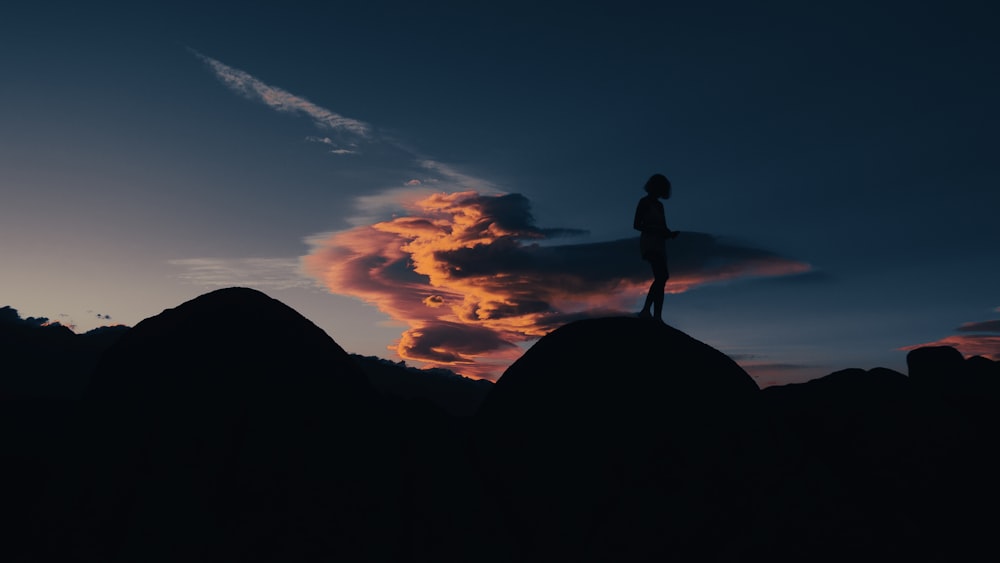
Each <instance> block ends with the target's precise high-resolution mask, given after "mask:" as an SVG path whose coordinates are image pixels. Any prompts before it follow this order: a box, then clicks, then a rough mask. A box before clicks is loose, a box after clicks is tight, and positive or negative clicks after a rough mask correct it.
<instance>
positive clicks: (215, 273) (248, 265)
mask: <svg viewBox="0 0 1000 563" xmlns="http://www.w3.org/2000/svg"><path fill="white" fill-rule="evenodd" d="M168 263H169V264H170V265H172V266H176V267H178V268H182V269H183V270H184V272H183V273H181V274H179V277H180V279H181V280H183V281H185V282H188V283H192V284H195V285H203V286H210V287H232V286H241V287H255V288H259V289H290V288H294V287H314V286H315V283H314V282H312V281H311V280H310V279H308V278H306V277H303V276H302V274H301V273H300V272H299V261H298V260H296V259H294V258H185V259H180V260H170V261H169V262H168Z"/></svg>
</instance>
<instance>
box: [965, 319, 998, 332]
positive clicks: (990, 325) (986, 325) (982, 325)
mask: <svg viewBox="0 0 1000 563" xmlns="http://www.w3.org/2000/svg"><path fill="white" fill-rule="evenodd" d="M955 330H957V331H959V332H997V333H1000V319H997V320H992V321H980V322H975V323H965V324H963V325H962V326H960V327H958V328H956V329H955Z"/></svg>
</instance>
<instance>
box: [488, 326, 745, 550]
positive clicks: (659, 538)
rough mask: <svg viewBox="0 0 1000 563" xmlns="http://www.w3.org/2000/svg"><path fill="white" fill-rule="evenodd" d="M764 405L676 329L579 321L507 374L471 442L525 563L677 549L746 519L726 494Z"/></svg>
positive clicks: (720, 359)
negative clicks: (722, 524)
mask: <svg viewBox="0 0 1000 563" xmlns="http://www.w3.org/2000/svg"><path fill="white" fill-rule="evenodd" d="M757 397H758V388H757V385H756V384H755V383H754V381H753V379H752V378H750V376H749V375H747V374H746V372H744V371H743V370H742V369H741V368H740V367H739V366H738V365H737V364H736V363H735V362H733V361H732V360H731V359H730V358H728V357H727V356H725V355H724V354H722V353H721V352H719V351H717V350H715V349H713V348H711V347H710V346H708V345H706V344H704V343H702V342H699V341H697V340H695V339H693V338H691V337H690V336H688V335H686V334H684V333H682V332H680V331H678V330H676V329H674V328H671V327H669V326H665V325H660V324H657V323H654V322H650V321H645V320H640V319H635V318H603V319H592V320H585V321H578V322H574V323H571V324H568V325H566V326H563V327H561V328H559V329H557V330H555V331H553V332H552V333H550V334H549V335H547V336H545V337H543V338H542V339H541V340H539V341H538V342H537V343H536V344H535V345H534V346H533V347H532V348H531V349H529V350H528V351H527V352H526V353H525V354H524V356H523V357H521V358H520V359H519V360H517V361H516V362H515V363H514V364H513V365H511V366H510V368H508V369H507V371H506V372H505V373H504V374H503V376H502V377H501V378H500V380H499V381H498V382H497V384H496V385H495V386H494V388H493V390H492V391H491V392H490V394H489V395H488V396H487V398H486V401H485V402H484V403H483V406H482V408H481V409H480V411H479V413H478V414H477V417H476V424H475V441H476V446H477V452H478V453H479V456H480V463H481V467H482V471H483V473H484V474H485V475H486V476H487V478H488V479H490V481H491V485H492V486H493V491H494V494H495V496H496V498H498V499H500V500H501V501H502V502H503V503H504V504H503V506H504V507H505V513H506V515H507V517H508V522H509V524H510V526H511V529H512V530H513V532H514V533H515V535H517V536H518V537H519V538H520V540H521V546H520V548H521V556H522V557H524V558H525V559H526V560H531V561H542V560H552V559H553V558H557V559H562V560H575V561H582V560H592V559H593V558H594V557H597V556H598V554H604V555H606V556H609V557H610V559H612V560H614V559H622V558H624V559H628V558H630V557H632V556H641V557H646V556H652V555H660V554H661V553H660V552H661V551H664V550H665V552H666V553H673V554H675V555H676V554H681V553H685V552H686V550H687V549H689V548H692V546H693V545H694V544H697V543H698V542H700V541H702V540H704V539H705V534H706V533H710V530H712V529H714V528H715V527H716V525H717V524H718V522H716V521H715V520H716V518H717V517H718V515H719V514H720V513H723V514H725V516H724V517H723V518H725V519H729V518H731V517H734V518H735V517H736V516H735V515H736V514H737V513H738V512H739V510H738V509H737V510H733V511H731V512H728V513H727V512H725V511H726V510H729V509H733V508H734V504H738V503H739V502H740V500H738V499H736V498H732V497H730V498H726V492H727V491H728V490H729V488H730V486H731V485H732V484H733V483H734V482H735V481H739V480H740V479H742V476H740V475H737V474H736V473H735V472H736V471H738V469H737V467H738V466H740V465H742V459H741V458H742V457H743V456H745V455H747V454H748V452H747V450H746V445H747V443H746V438H747V429H748V428H752V427H753V423H752V421H750V420H747V419H746V418H745V417H748V416H749V417H751V418H752V416H753V415H752V413H753V408H754V405H755V404H756V399H757ZM685 510H688V511H690V512H689V513H688V514H687V515H686V518H685V519H683V520H680V521H678V520H676V516H677V515H678V514H679V513H681V512H684V511H685ZM637 522H639V523H641V526H640V527H639V528H638V529H637V528H636V523H637ZM623 549H624V550H625V551H624V552H623V551H622V550H623ZM698 549H700V547H699V548H698Z"/></svg>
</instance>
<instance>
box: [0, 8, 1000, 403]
mask: <svg viewBox="0 0 1000 563" xmlns="http://www.w3.org/2000/svg"><path fill="white" fill-rule="evenodd" d="M4 12H5V14H4V18H3V19H2V20H0V72H2V75H0V76H2V82H0V268H2V270H0V271H2V275H0V306H3V305H9V306H11V307H13V308H15V309H17V310H18V311H19V312H20V314H21V316H23V317H28V316H32V317H46V318H48V319H49V320H50V321H51V322H59V323H61V324H64V325H67V326H71V327H74V329H75V330H76V331H77V332H84V331H86V330H90V329H93V328H95V327H98V326H103V325H108V324H126V325H130V326H131V325H134V324H136V323H138V322H139V321H141V320H142V319H144V318H147V317H150V316H153V315H156V314H158V313H159V312H161V311H162V310H164V309H166V308H170V307H174V306H176V305H178V304H180V303H182V302H184V301H186V300H188V299H191V298H194V297H196V296H198V295H200V294H202V293H205V292H208V291H211V290H213V289H217V288H220V287H226V286H233V285H239V286H249V287H255V288H257V289H260V290H262V291H264V292H265V293H267V294H268V295H271V296H272V297H274V298H276V299H279V300H281V301H283V302H284V303H286V304H288V305H289V306H291V307H293V308H295V309H296V310H298V311H299V312H300V313H302V314H303V315H305V316H306V317H307V318H309V319H310V320H311V321H313V322H314V323H316V324H317V325H318V326H320V327H321V328H323V329H324V330H325V331H326V332H327V333H328V334H330V336H331V337H332V338H333V339H334V340H335V341H337V343H338V344H340V345H341V346H342V347H343V348H344V349H345V350H347V351H349V352H352V353H358V354H364V355H376V356H380V357H384V358H388V359H392V360H401V359H402V360H405V361H406V362H407V364H409V365H415V366H418V367H432V366H440V367H447V368H450V369H453V370H455V371H457V372H459V373H462V374H465V375H468V376H472V377H487V378H490V379H494V380H495V379H496V378H498V377H499V376H500V374H502V372H503V369H504V368H505V367H506V366H507V365H509V364H510V363H511V362H512V361H514V360H515V359H517V357H519V356H520V355H521V354H522V353H523V352H524V351H525V350H526V349H527V348H528V347H530V346H531V344H532V343H533V342H535V341H537V339H538V338H539V337H541V336H543V335H544V334H546V333H547V332H549V331H551V330H553V329H555V328H557V327H558V326H560V325H562V324H564V323H566V322H570V321H572V320H574V319H579V318H585V317H592V316H604V315H621V314H634V312H635V311H638V309H639V308H640V306H641V303H642V300H643V297H644V295H645V289H646V287H647V286H648V284H649V281H650V280H651V278H652V275H651V271H650V269H649V265H648V264H647V263H645V262H642V261H641V260H640V258H639V254H638V240H637V234H638V233H636V232H635V231H634V230H632V216H633V213H634V210H635V206H636V203H637V202H638V200H639V198H640V197H642V196H643V195H644V192H643V190H642V186H643V184H644V183H645V181H646V179H647V178H648V177H649V176H650V175H652V174H654V173H663V174H665V175H666V176H667V177H668V178H670V180H671V182H672V184H673V196H672V197H671V199H669V200H667V201H666V202H665V208H666V215H667V222H668V225H669V226H670V228H672V229H674V230H679V231H681V235H680V236H679V237H678V238H677V239H676V240H672V241H670V242H669V248H668V254H669V261H670V270H671V278H670V281H669V282H668V284H667V291H668V292H669V294H668V295H667V298H666V304H665V307H664V309H665V311H664V320H665V321H666V322H667V323H668V324H670V325H672V326H675V327H677V328H679V329H680V330H682V331H684V332H686V333H688V334H690V335H691V336H693V337H695V338H697V339H699V340H701V341H703V342H706V343H708V344H710V345H712V346H714V347H716V348H718V349H719V350H721V351H723V352H724V353H726V354H728V355H730V356H731V357H732V358H733V359H735V360H736V361H737V362H738V363H740V365H742V366H743V367H744V368H745V369H746V370H747V371H748V373H750V374H751V375H752V376H753V377H754V378H755V380H756V381H757V382H758V384H760V385H761V386H766V385H773V384H782V383H789V382H798V381H805V380H808V379H811V378H815V377H819V376H822V375H826V374H828V373H831V372H833V371H836V370H839V369H845V368H850V367H860V368H864V369H869V368H873V367H879V366H881V367H889V368H892V369H896V370H899V371H903V372H904V373H905V370H906V365H905V356H906V352H907V350H909V349H912V348H913V347H915V346H920V345H925V344H931V343H943V344H948V345H954V346H956V347H958V348H959V349H960V350H962V351H963V352H964V353H965V354H967V355H972V354H982V355H987V356H990V357H992V358H994V359H1000V290H998V288H1000V260H998V258H1000V253H998V251H997V249H998V248H1000V229H998V228H997V222H996V216H997V213H998V210H1000V189H998V187H1000V186H998V180H1000V161H998V159H997V156H996V155H997V154H1000V150H998V149H1000V146H998V145H1000V143H998V142H997V133H996V131H997V129H998V125H1000V109H998V107H997V104H996V100H998V99H1000V67H998V65H997V63H996V61H997V60H1000V45H998V43H1000V36H998V35H997V34H996V33H995V22H996V21H997V16H998V15H1000V8H998V7H996V6H995V5H994V3H991V2H985V1H983V2H965V1H953V2H933V3H920V2H885V1H878V0H874V1H868V2H853V1H838V2H825V1H818V2H792V1H788V2H728V1H718V2H713V1H706V2H687V3H678V2H669V1H661V2H627V1H617V2H586V1H584V2H503V3H473V2H433V1H432V2H421V3H413V2H379V1H373V2H364V3H361V2H336V1H334V2H325V3H302V2H283V3H280V4H279V3H274V2H267V3H264V2H242V3H239V4H238V5H234V4H232V3H217V4H212V3H204V2H202V3H198V4H194V3H185V2H169V3H166V2H163V3H161V2H150V3H142V4H135V3H131V4H121V5H116V4H98V5H97V6H94V5H87V6H85V5H81V3H59V2H35V3H20V5H16V6H10V7H5V9H4ZM218 322H220V323H224V322H225V320H224V319H219V321H218ZM580 353H587V351H585V350H581V352H580ZM665 353H668V352H666V351H665Z"/></svg>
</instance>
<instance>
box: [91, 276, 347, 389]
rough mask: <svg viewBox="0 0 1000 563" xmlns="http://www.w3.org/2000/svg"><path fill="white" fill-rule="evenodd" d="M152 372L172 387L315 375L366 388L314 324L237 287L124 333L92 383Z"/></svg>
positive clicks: (107, 385)
mask: <svg viewBox="0 0 1000 563" xmlns="http://www.w3.org/2000/svg"><path fill="white" fill-rule="evenodd" d="M158 378H169V379H171V380H173V381H174V383H172V384H171V385H172V386H174V387H176V386H177V385H178V384H179V383H178V382H179V381H183V380H196V379H197V380H199V381H198V383H197V384H196V385H198V386H199V387H201V386H204V385H206V384H209V385H218V386H220V387H223V388H224V387H226V386H227V385H229V384H237V385H246V384H250V383H251V382H256V384H262V383H263V380H267V381H270V382H271V384H277V382H279V381H282V380H305V379H316V378H318V379H335V380H337V382H338V384H339V385H340V386H341V387H343V386H346V387H347V388H351V389H354V390H358V389H361V388H367V381H366V380H365V378H364V375H363V374H362V373H361V371H360V370H359V369H358V367H357V366H356V365H355V364H354V362H353V361H352V360H351V359H350V357H349V356H348V355H347V353H346V352H345V351H344V350H343V348H341V347H340V346H339V345H338V344H337V343H336V342H334V341H333V339H332V338H330V336H329V335H327V334H326V333H325V332H324V331H323V330H322V329H320V328H319V327H317V326H316V325H315V324H313V323H312V322H311V321H309V320H308V319H306V318H305V317H303V316H302V315H300V314H299V313H298V312H296V311H295V310H294V309H292V308H291V307H289V306H287V305H285V304H284V303H282V302H280V301H278V300H277V299H273V298H271V297H269V296H267V295H266V294H264V293H262V292H260V291H257V290H255V289H249V288H241V287H233V288H226V289H219V290H216V291H212V292H210V293H206V294H204V295H201V296H199V297H196V298H194V299H192V300H190V301H187V302H185V303H183V304H181V305H179V306H177V307H175V308H172V309H166V310H164V311H163V312H162V313H160V314H159V315H156V316H154V317H150V318H148V319H145V320H143V321H142V322H140V323H139V324H137V325H136V326H135V327H134V328H132V329H131V330H129V331H127V332H126V333H124V334H123V335H122V337H121V338H120V340H119V341H118V342H117V343H116V344H115V345H114V346H113V347H112V348H111V349H110V350H109V351H108V353H107V355H106V357H105V360H104V361H103V362H102V364H101V365H100V366H99V369H98V372H97V374H96V375H95V389H101V388H103V389H112V388H114V387H115V386H117V385H127V386H132V385H134V384H136V383H135V382H133V381H132V379H145V380H156V379H158ZM210 382H214V383H210ZM199 390H200V391H204V388H203V387H201V389H199ZM191 391H192V392H194V391H195V389H194V388H192V389H191Z"/></svg>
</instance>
